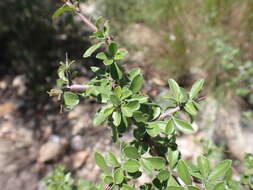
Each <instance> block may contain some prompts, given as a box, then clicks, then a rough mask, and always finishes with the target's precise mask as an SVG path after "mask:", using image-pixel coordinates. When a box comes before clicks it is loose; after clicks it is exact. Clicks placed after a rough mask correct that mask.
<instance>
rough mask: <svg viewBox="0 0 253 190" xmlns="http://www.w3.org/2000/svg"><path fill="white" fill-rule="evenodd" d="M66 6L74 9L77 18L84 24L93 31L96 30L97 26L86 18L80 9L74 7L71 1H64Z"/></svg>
mask: <svg viewBox="0 0 253 190" xmlns="http://www.w3.org/2000/svg"><path fill="white" fill-rule="evenodd" d="M65 4H66V5H67V6H68V7H70V8H72V9H74V11H75V13H76V14H77V15H78V16H79V18H80V19H81V20H82V21H83V22H84V24H86V25H87V26H88V27H89V28H90V29H91V30H92V31H93V32H95V31H97V27H96V26H95V25H94V24H93V23H92V22H91V21H90V20H89V19H88V18H86V16H84V15H83V13H82V12H81V10H80V9H79V8H78V7H76V6H75V5H73V3H72V2H71V1H70V0H68V1H66V3H65Z"/></svg>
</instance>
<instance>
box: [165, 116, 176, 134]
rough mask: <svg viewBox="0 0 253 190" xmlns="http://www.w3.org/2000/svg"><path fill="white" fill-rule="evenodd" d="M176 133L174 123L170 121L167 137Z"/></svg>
mask: <svg viewBox="0 0 253 190" xmlns="http://www.w3.org/2000/svg"><path fill="white" fill-rule="evenodd" d="M174 132H175V128H174V123H173V121H172V119H170V120H169V121H168V123H167V125H166V128H165V133H166V134H167V135H172V134H173V133H174Z"/></svg>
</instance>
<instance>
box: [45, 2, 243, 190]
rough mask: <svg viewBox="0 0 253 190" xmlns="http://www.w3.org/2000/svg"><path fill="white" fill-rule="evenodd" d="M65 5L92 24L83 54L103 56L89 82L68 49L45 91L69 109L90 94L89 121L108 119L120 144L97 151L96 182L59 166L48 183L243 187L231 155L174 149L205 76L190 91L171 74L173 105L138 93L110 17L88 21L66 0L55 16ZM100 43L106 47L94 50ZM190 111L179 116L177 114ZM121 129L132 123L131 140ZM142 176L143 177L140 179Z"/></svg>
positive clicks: (52, 188)
mask: <svg viewBox="0 0 253 190" xmlns="http://www.w3.org/2000/svg"><path fill="white" fill-rule="evenodd" d="M64 11H73V12H75V13H76V14H77V15H78V16H80V18H81V19H82V21H84V23H85V24H87V25H88V26H89V27H90V29H91V30H92V31H93V35H92V36H91V37H92V38H93V39H94V40H95V41H96V43H95V44H94V45H92V46H91V47H90V48H89V49H87V50H86V51H85V53H84V54H83V57H84V58H87V57H90V56H92V55H93V54H95V55H96V58H97V59H99V60H101V63H102V65H101V67H91V70H92V71H93V72H94V73H95V77H94V78H93V79H91V80H90V81H89V82H88V83H86V84H73V83H72V76H73V74H72V72H71V66H72V65H73V64H74V61H69V60H68V57H67V56H66V61H65V63H63V62H61V63H60V67H59V69H58V76H59V79H58V80H57V88H55V89H52V90H51V91H49V92H48V93H49V95H50V96H57V97H58V99H59V100H63V104H64V107H65V108H66V109H72V108H73V107H75V106H76V105H77V104H78V103H79V99H80V98H95V99H96V100H97V101H98V102H100V103H102V104H103V106H102V108H101V109H100V110H99V111H98V112H97V113H96V115H95V117H94V125H96V126H98V125H102V124H106V125H108V126H109V127H110V129H111V131H112V139H113V141H114V142H115V143H117V144H118V145H119V146H120V158H117V157H116V156H115V155H114V154H113V153H112V152H109V153H108V154H107V155H106V156H104V155H102V154H100V153H98V152H96V153H95V156H94V157H95V161H96V164H97V165H98V166H99V167H100V169H101V170H102V171H103V174H101V176H100V177H101V183H99V184H97V185H90V184H86V183H84V184H83V186H82V187H81V186H78V184H76V183H75V181H73V180H72V178H71V176H70V174H65V173H64V170H63V169H62V168H60V169H59V168H58V169H56V171H55V172H54V173H53V174H52V176H50V177H49V178H47V187H48V189H49V190H65V189H71V190H72V189H80V188H83V189H88V190H102V189H106V190H109V189H110V190H116V189H122V190H134V189H141V190H153V189H157V190H181V189H182V190H200V189H207V190H220V189H222V190H225V189H233V190H236V189H241V187H240V184H239V183H237V182H235V181H234V180H232V169H231V160H222V161H220V162H218V163H216V164H215V165H214V166H212V164H211V162H210V161H209V160H208V159H207V158H206V157H204V156H199V157H198V159H197V162H196V164H193V163H191V162H188V161H186V160H184V159H183V158H182V156H181V153H180V150H178V149H177V144H176V137H177V135H178V134H180V133H185V134H191V133H194V132H196V129H195V128H194V127H193V125H192V124H191V123H192V121H193V120H194V118H195V116H196V115H197V113H198V111H199V101H200V100H202V99H203V98H201V97H199V92H200V91H201V89H202V87H203V85H204V80H203V79H200V80H198V81H197V82H195V83H194V85H193V86H192V88H191V90H190V91H189V92H187V91H186V90H185V89H183V88H181V87H180V86H179V85H178V84H177V82H176V81H174V80H173V79H169V80H168V84H169V87H170V93H169V94H168V95H166V97H164V98H166V99H168V100H169V101H170V104H169V105H168V106H167V107H165V108H164V109H163V108H161V107H160V106H159V105H158V104H156V103H155V102H153V101H152V100H151V99H150V98H149V96H148V95H146V94H143V93H142V92H141V89H142V85H143V82H144V78H143V76H142V73H141V70H140V69H139V68H134V69H132V70H131V71H130V72H126V71H125V70H124V65H122V64H121V62H120V61H121V60H122V59H123V58H124V56H125V55H126V54H127V51H126V50H125V49H122V48H119V45H118V44H117V43H116V42H115V41H114V40H113V37H112V36H111V35H110V28H109V24H108V21H104V20H103V18H101V17H99V18H98V19H97V20H96V24H95V25H94V24H92V23H91V22H90V21H89V20H88V19H86V17H85V16H84V15H83V14H82V13H81V12H80V9H79V7H78V2H74V3H72V1H66V2H65V4H64V5H63V6H62V7H61V8H60V9H58V10H57V11H56V12H55V14H54V15H53V18H54V19H55V18H57V17H58V16H59V15H61V14H62V13H63V12H64ZM100 49H103V50H105V51H101V52H99V50H100ZM182 114H183V115H185V116H186V117H183V118H187V119H184V120H182V119H181V118H182V117H181V115H182ZM126 130H131V132H132V134H133V140H131V141H130V142H125V141H122V140H121V137H122V136H123V135H124V133H125V132H126ZM144 174H147V175H148V176H149V177H150V182H148V183H144V184H140V185H137V184H136V183H135V181H136V180H137V179H138V178H139V177H140V176H141V175H144ZM140 183H141V182H140Z"/></svg>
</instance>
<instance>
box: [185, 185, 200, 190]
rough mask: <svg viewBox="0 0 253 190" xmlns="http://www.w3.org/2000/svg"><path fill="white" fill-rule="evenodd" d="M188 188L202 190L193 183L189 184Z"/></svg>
mask: <svg viewBox="0 0 253 190" xmlns="http://www.w3.org/2000/svg"><path fill="white" fill-rule="evenodd" d="M187 188H188V190H201V189H200V188H198V187H195V186H192V185H189V186H188V187H187Z"/></svg>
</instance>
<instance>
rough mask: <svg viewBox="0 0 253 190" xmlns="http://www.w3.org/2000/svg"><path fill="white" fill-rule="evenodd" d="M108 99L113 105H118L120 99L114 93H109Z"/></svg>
mask: <svg viewBox="0 0 253 190" xmlns="http://www.w3.org/2000/svg"><path fill="white" fill-rule="evenodd" d="M110 100H111V102H112V103H113V104H114V105H120V103H121V102H120V99H119V98H118V97H117V96H116V95H114V94H113V95H111V96H110Z"/></svg>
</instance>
